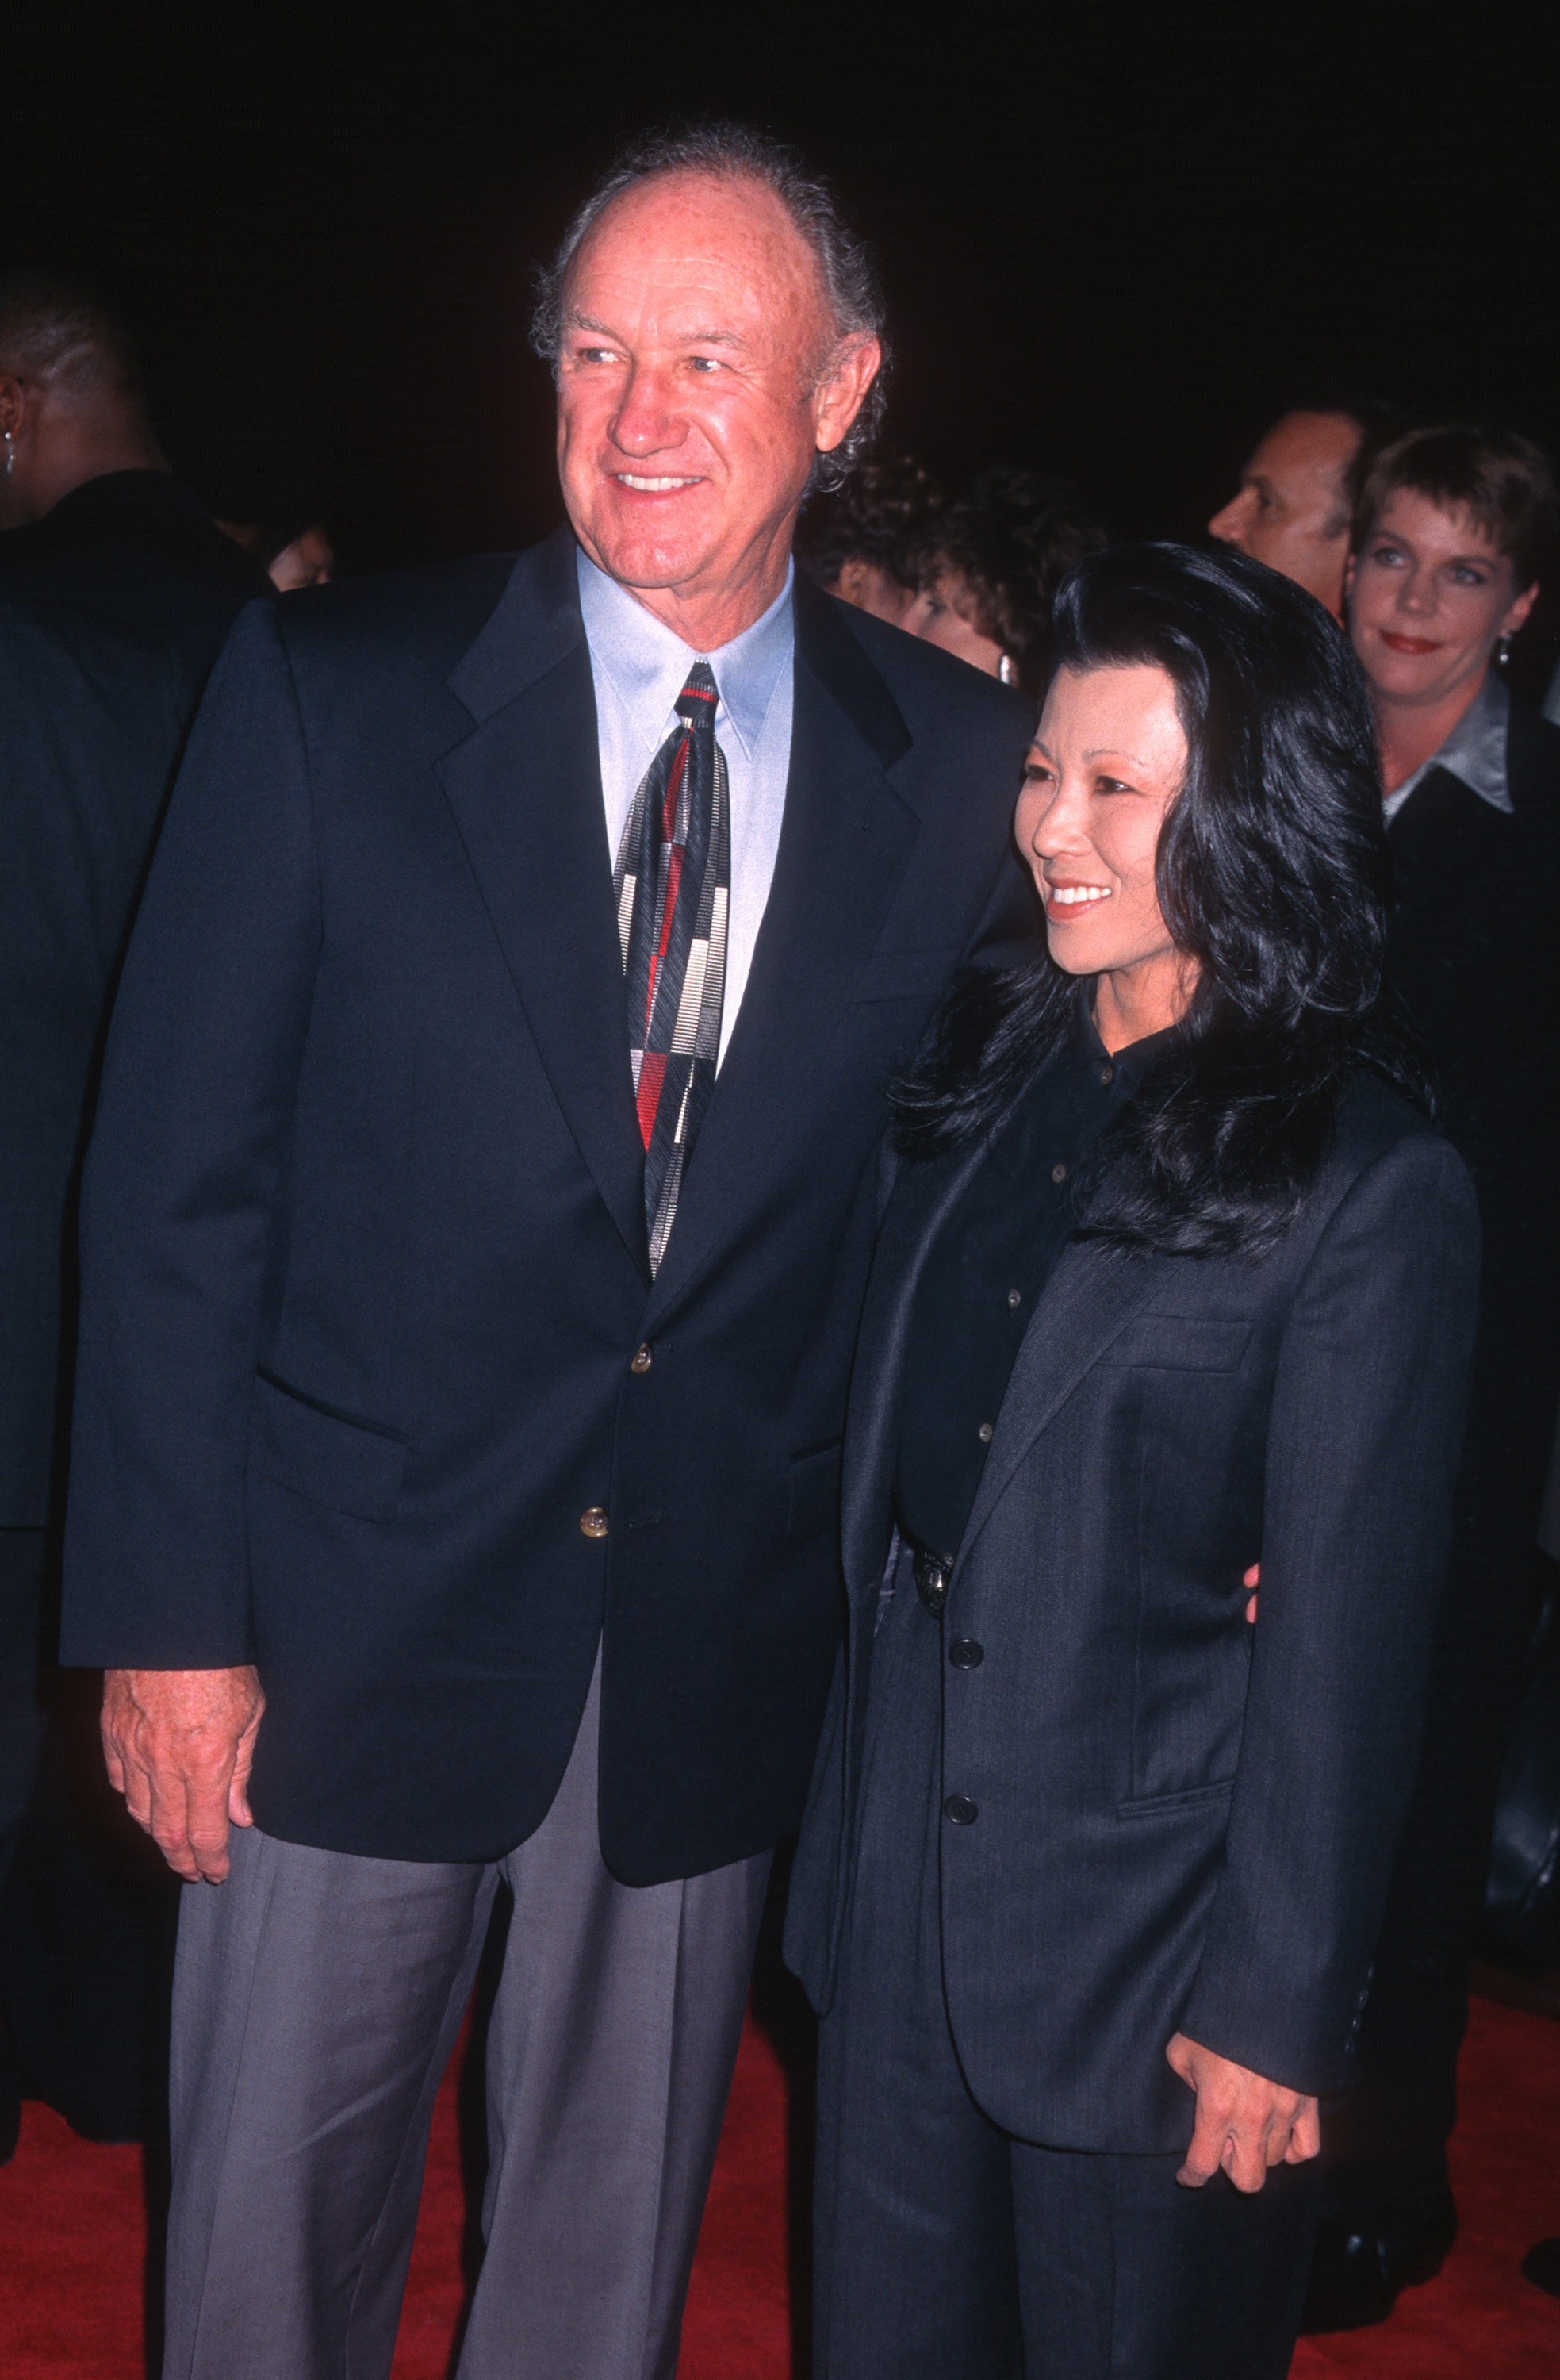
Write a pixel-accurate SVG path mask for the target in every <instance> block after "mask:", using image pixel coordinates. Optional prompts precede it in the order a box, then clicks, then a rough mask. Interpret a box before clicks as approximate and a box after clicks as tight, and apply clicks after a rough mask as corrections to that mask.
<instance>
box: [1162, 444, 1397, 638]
mask: <svg viewBox="0 0 1560 2380" xmlns="http://www.w3.org/2000/svg"><path fill="white" fill-rule="evenodd" d="M1396 426H1397V417H1396V416H1395V415H1394V413H1393V412H1392V409H1391V408H1390V407H1387V406H1385V405H1380V404H1377V403H1376V402H1374V401H1373V400H1372V399H1367V400H1364V401H1363V402H1360V403H1355V402H1352V401H1351V402H1348V403H1339V404H1332V403H1326V404H1319V405H1301V406H1296V407H1294V408H1293V409H1292V410H1291V411H1290V412H1288V413H1286V414H1283V415H1282V416H1281V417H1280V418H1279V419H1278V420H1276V422H1275V423H1274V425H1273V427H1272V429H1271V430H1269V431H1265V432H1264V435H1263V437H1262V438H1261V439H1259V440H1258V442H1257V444H1256V446H1255V447H1254V448H1253V449H1252V455H1251V459H1250V461H1249V462H1248V463H1247V465H1246V468H1245V469H1244V470H1243V471H1242V472H1241V474H1240V487H1239V489H1238V490H1237V491H1236V492H1235V494H1234V495H1233V496H1231V498H1230V500H1229V502H1228V503H1227V504H1226V505H1225V506H1224V508H1223V510H1222V511H1221V512H1216V513H1215V515H1214V517H1213V519H1212V520H1211V521H1210V522H1209V523H1208V534H1209V536H1210V537H1213V538H1216V539H1217V540H1218V541H1219V543H1220V544H1221V545H1235V546H1239V547H1240V551H1241V553H1249V554H1251V555H1252V557H1253V558H1254V559H1255V560H1256V561H1258V562H1265V563H1266V565H1267V566H1268V568H1269V569H1270V570H1277V571H1281V572H1282V573H1283V575H1284V577H1286V578H1292V579H1294V580H1295V582H1296V584H1297V585H1298V586H1300V587H1303V588H1305V589H1307V591H1308V592H1309V593H1310V594H1312V595H1314V596H1315V598H1316V600H1317V601H1318V602H1319V603H1324V604H1325V605H1326V607H1327V609H1328V611H1329V612H1331V613H1332V614H1333V617H1334V618H1335V619H1336V620H1341V619H1342V617H1343V577H1344V569H1345V566H1346V565H1347V563H1348V533H1349V529H1350V527H1351V525H1352V522H1353V517H1354V493H1355V490H1356V488H1357V487H1358V485H1359V483H1360V479H1361V478H1362V477H1363V468H1362V467H1363V464H1364V462H1365V460H1366V459H1367V456H1368V455H1369V454H1371V453H1373V452H1374V450H1375V449H1376V447H1378V446H1379V445H1380V444H1381V443H1383V441H1384V440H1385V438H1386V437H1388V436H1390V434H1391V432H1392V431H1393V429H1394V428H1395V427H1396Z"/></svg>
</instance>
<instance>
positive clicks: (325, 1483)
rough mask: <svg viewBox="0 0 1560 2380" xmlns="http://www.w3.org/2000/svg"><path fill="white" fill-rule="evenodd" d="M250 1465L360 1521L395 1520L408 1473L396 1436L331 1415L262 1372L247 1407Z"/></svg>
mask: <svg viewBox="0 0 1560 2380" xmlns="http://www.w3.org/2000/svg"><path fill="white" fill-rule="evenodd" d="M249 1468H250V1470H251V1471H258V1472H260V1474H261V1475H262V1476H264V1477H265V1478H267V1479H273V1480H274V1481H275V1482H276V1484H277V1486H278V1487H280V1488H291V1489H292V1492H293V1494H294V1495H295V1496H304V1497H307V1498H308V1500H309V1501H310V1502H311V1503H314V1504H325V1505H328V1506H329V1508H330V1509H331V1511H332V1512H346V1513H349V1514H350V1515H351V1516H352V1518H353V1519H354V1520H358V1521H393V1519H394V1518H395V1507H396V1503H397V1500H399V1497H400V1494H401V1480H402V1475H403V1474H404V1472H405V1468H406V1449H405V1445H404V1443H403V1442H402V1440H401V1439H398V1438H391V1437H390V1436H388V1434H387V1433H386V1432H385V1431H383V1430H379V1429H374V1428H372V1427H369V1425H367V1424H366V1423H363V1422H357V1421H348V1420H347V1419H346V1417H345V1415H342V1414H333V1413H327V1412H326V1411H325V1410H324V1408H323V1407H322V1406H320V1405H317V1404H311V1403H308V1400H307V1399H306V1398H304V1397H302V1396H300V1395H299V1394H298V1393H297V1392H296V1390H292V1389H288V1388H286V1387H284V1385H283V1383H282V1382H281V1381H280V1380H273V1379H272V1378H269V1377H268V1376H267V1375H266V1374H265V1373H263V1372H261V1373H257V1375H256V1377H255V1392H254V1401H253V1403H251V1405H250V1407H249Z"/></svg>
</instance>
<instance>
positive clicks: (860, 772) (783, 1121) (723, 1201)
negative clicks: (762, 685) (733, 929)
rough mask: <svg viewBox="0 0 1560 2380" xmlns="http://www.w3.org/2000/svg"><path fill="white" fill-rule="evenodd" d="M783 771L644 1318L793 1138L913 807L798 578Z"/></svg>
mask: <svg viewBox="0 0 1560 2380" xmlns="http://www.w3.org/2000/svg"><path fill="white" fill-rule="evenodd" d="M793 600H794V603H795V618H796V678H795V698H794V705H793V710H792V737H791V770H790V775H789V778H788V780H787V785H786V796H785V816H784V820H783V823H782V825H781V829H780V849H779V852H778V854H777V856H776V860H775V873H774V880H773V882H772V884H771V886H770V890H769V898H768V905H766V908H765V911H764V922H763V925H762V927H761V929H760V930H759V935H758V941H757V945H756V949H755V952H754V955H753V967H752V972H751V974H750V975H749V977H748V981H747V987H746V990H745V991H744V996H743V1003H742V1012H741V1014H740V1015H739V1017H738V1019H737V1024H736V1028H735V1030H734V1032H733V1033H732V1038H731V1042H730V1044H729V1046H728V1048H727V1051H726V1055H725V1058H724V1059H723V1061H722V1062H721V1066H720V1075H719V1076H718V1077H717V1080H716V1085H715V1091H714V1096H713V1097H712V1099H711V1100H710V1103H709V1108H708V1111H707V1113H706V1116H705V1120H704V1123H703V1124H702V1126H701V1127H700V1132H699V1139H698V1146H697V1147H696V1149H695V1152H694V1157H693V1160H692V1162H691V1164H690V1166H689V1169H688V1178H687V1181H686V1183H685V1184H684V1185H683V1195H682V1197H681V1199H680V1200H679V1202H678V1208H677V1220H676V1222H675V1224H674V1226H673V1228H672V1233H671V1240H670V1242H669V1244H668V1246H667V1251H666V1255H665V1257H664V1259H663V1260H662V1263H661V1267H660V1269H659V1273H658V1275H657V1277H656V1285H655V1290H654V1293H653V1295H652V1298H651V1306H650V1312H649V1314H648V1315H647V1318H646V1319H647V1327H648V1325H649V1323H650V1322H651V1321H653V1320H656V1319H659V1318H661V1317H662V1316H663V1315H664V1314H665V1312H666V1310H667V1308H668V1307H669V1305H671V1304H672V1303H673V1302H674V1301H675V1300H677V1299H678V1298H680V1297H682V1296H683V1295H685V1294H686V1293H687V1292H688V1290H689V1289H690V1287H691V1286H692V1285H693V1283H694V1282H695V1280H696V1279H697V1277H698V1276H699V1275H700V1274H701V1273H702V1272H703V1270H704V1269H705V1268H706V1266H707V1264H708V1263H709V1262H710V1260H711V1258H712V1257H714V1255H715V1254H716V1253H717V1251H718V1249H719V1247H720V1243H721V1241H722V1240H723V1239H724V1238H725V1237H726V1236H727V1235H728V1233H730V1232H731V1230H732V1226H733V1224H734V1222H735V1221H736V1220H737V1219H738V1218H739V1217H740V1216H741V1214H742V1211H743V1208H744V1205H747V1204H749V1203H751V1201H752V1200H753V1199H754V1198H755V1197H756V1196H759V1195H761V1193H762V1192H763V1190H764V1188H765V1187H766V1185H767V1184H768V1183H769V1182H770V1181H772V1178H773V1173H774V1163H773V1159H774V1151H775V1147H776V1143H777V1142H778V1141H779V1140H780V1137H781V1136H782V1135H792V1136H793V1137H794V1136H797V1135H796V1120H797V1118H798V1116H799V1115H802V1114H804V1112H805V1111H806V1109H807V1107H808V1105H809V1104H810V1101H811V1099H812V1096H813V1087H814V1084H815V1081H816V1077H817V1075H818V1074H819V1073H820V1071H821V1070H822V1069H823V1068H824V1067H825V1066H826V1065H827V1063H828V1046H829V1043H830V1041H831V1040H832V1038H833V1037H834V1034H835V1032H836V1031H837V1029H838V1027H839V1024H840V1017H841V1014H843V1011H844V1009H845V1005H846V1003H847V1002H849V1000H850V998H851V994H852V991H853V987H854V984H855V981H856V978H857V977H858V975H859V974H860V972H861V970H862V968H863V966H864V965H865V962H866V960H867V957H868V955H869V954H870V953H871V950H872V946H873V943H874V941H876V939H877V932H878V929H879V928H880V927H881V925H882V923H883V920H884V918H885V917H887V915H888V912H889V905H890V904H891V903H892V901H893V898H894V895H895V892H897V890H898V888H899V883H900V879H901V875H902V874H903V871H904V868H905V864H906V861H907V860H908V858H909V856H910V853H911V850H912V847H913V844H914V841H915V838H916V835H917V834H918V832H920V820H919V819H918V818H917V816H916V814H915V812H914V811H913V809H912V808H911V807H909V805H908V804H907V803H906V802H905V801H904V800H903V799H902V798H901V795H899V794H898V793H896V791H895V790H894V788H893V786H892V785H891V784H890V783H889V777H888V773H887V772H888V771H889V769H890V768H891V767H892V766H893V764H894V762H895V761H896V760H898V759H901V758H902V757H903V755H904V754H905V753H906V752H907V751H908V750H909V748H910V734H909V730H908V729H907V728H906V726H905V723H904V721H903V719H902V718H901V714H900V711H899V708H898V706H897V704H896V703H895V702H894V700H893V698H892V696H891V695H890V694H889V690H888V688H887V687H886V686H885V685H884V684H883V681H882V679H881V678H880V677H879V676H878V674H877V671H876V670H875V669H874V668H873V667H872V664H871V662H869V661H868V660H867V658H866V656H865V653H864V652H863V650H862V649H861V647H860V646H859V645H858V644H857V643H856V640H855V638H854V637H853V636H852V635H851V633H850V630H849V629H848V628H847V627H846V626H845V625H843V624H842V623H841V622H840V620H839V619H838V617H837V616H836V613H835V607H834V605H833V604H832V603H831V602H830V601H829V600H828V598H827V597H826V596H823V595H820V594H819V593H818V592H817V591H816V589H814V588H813V587H812V586H811V585H810V584H809V583H808V582H807V581H805V580H804V579H803V578H802V577H797V579H796V582H795V595H794V599H793Z"/></svg>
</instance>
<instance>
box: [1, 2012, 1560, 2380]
mask: <svg viewBox="0 0 1560 2380" xmlns="http://www.w3.org/2000/svg"><path fill="white" fill-rule="evenodd" d="M1463 2100H1464V2113H1463V2121H1462V2124H1461V2127H1460V2128H1459V2131H1458V2133H1457V2140H1456V2142H1455V2143H1454V2144H1453V2146H1454V2168H1453V2178H1454V2180H1455V2182H1456V2185H1457V2201H1458V2204H1459V2205H1460V2207H1461V2209H1462V2216H1463V2230H1462V2237H1461V2239H1460V2240H1458V2242H1457V2247H1456V2249H1455V2250H1454V2252H1453V2253H1452V2256H1451V2258H1450V2260H1449V2262H1448V2264H1447V2265H1446V2268H1445V2272H1443V2273H1442V2275H1441V2277H1439V2279H1437V2280H1434V2281H1432V2282H1431V2283H1430V2285H1429V2286H1428V2287H1427V2288H1425V2289H1413V2290H1410V2291H1409V2294H1408V2295H1407V2296H1406V2297H1405V2298H1404V2299H1403V2300H1402V2301H1401V2302H1400V2303H1399V2306H1398V2309H1397V2313H1396V2315H1395V2316H1394V2318H1393V2320H1392V2321H1391V2323H1390V2324H1388V2325H1385V2327H1384V2328H1381V2329H1376V2330H1367V2331H1359V2332H1355V2333H1352V2334H1344V2335H1340V2336H1336V2337H1334V2338H1323V2339H1311V2340H1306V2341H1304V2342H1302V2344H1301V2347H1300V2352H1299V2354H1298V2355H1297V2357H1296V2359H1295V2364H1294V2375H1295V2380H1326V2375H1330V2374H1336V2373H1368V2374H1372V2375H1373V2380H1469V2375H1470V2374H1477V2375H1478V2380H1542V2375H1543V2374H1547V2373H1551V2372H1556V2371H1560V2301H1555V2300H1554V2299H1553V2298H1548V2297H1545V2296H1543V2295H1542V2292H1541V2291H1539V2290H1538V2289H1532V2288H1530V2286H1529V2284H1528V2283H1527V2282H1525V2281H1524V2280H1523V2279H1522V2277H1521V2276H1520V2274H1519V2273H1518V2263H1519V2262H1520V2259H1521V2257H1522V2255H1523V2254H1524V2253H1525V2252H1526V2251H1527V2249H1528V2248H1529V2247H1530V2245H1531V2244H1532V2242H1533V2241H1534V2240H1537V2239H1539V2238H1541V2237H1542V2236H1544V2235H1545V2234H1547V2233H1556V2232H1560V2155H1557V2143H1560V2025H1556V2024H1554V2023H1552V2022H1549V2021H1548V2020H1546V2019H1544V2018H1542V2017H1537V2016H1528V2015H1524V2014H1522V2013H1520V2012H1518V2010H1512V2009H1506V2008H1496V2007H1494V2006H1493V2005H1492V2004H1491V2003H1489V2002H1487V2001H1482V2000H1476V2001H1475V2002H1474V2005H1473V2019H1472V2023H1471V2026H1470V2028H1469V2039H1468V2046H1467V2049H1466V2051H1465V2052H1464V2058H1463ZM785 2167H786V2090H785V2081H784V2077H783V2074H782V2072H781V2070H780V2062H779V2060H778V2058H776V2056H775V2053H774V2051H773V2050H772V2048H771V2047H770V2046H769V2044H768V2041H767V2040H766V2038H765V2037H764V2035H763V2034H761V2033H760V2032H758V2030H757V2029H756V2027H755V2026H752V2025H750V2026H749V2028H748V2032H747V2034H746V2037H745V2039H744V2044H743V2051H742V2058H741V2062H740V2064H739V2066H738V2069H737V2082H736V2089H735V2092H734V2094H733V2095H732V2109H731V2114H730V2116H729V2118H728V2119H727V2124H726V2131H725V2136H724V2139H723V2141H722V2143H721V2149H720V2166H719V2168H718V2170H717V2173H716V2177H715V2187H714V2190H713V2192H711V2195H710V2202H709V2211H708V2213H707V2216H706V2218H705V2226H704V2233H703V2237H702V2240H701V2242H700V2247H699V2260H698V2265H697V2268H696V2270H695V2275H694V2286H693V2293H692V2297H691V2299H690V2301H689V2306H688V2320H687V2325H686V2330H685V2332H684V2344H683V2362H682V2366H681V2374H680V2380H790V2375H791V2373H792V2362H791V2335H790V2316H789V2305H788V2290H787V2282H786V2228H787V2216H786V2176H785ZM463 2217H464V2205H463V2195H462V2190H461V2180H460V2160H459V2154H458V2146H457V2136H456V2111H455V2095H454V2083H453V2076H452V2079H451V2081H450V2082H448V2083H446V2084H445V2088H444V2091H443V2094H442V2096H441V2100H440V2105H439V2113H438V2116H437V2118H436V2119H435V2123H434V2131H433V2142H432V2148H431V2152H430V2155H429V2177H428V2186H427V2189H426V2191H425V2192H424V2198H423V2216H422V2224H421V2228H420V2229H419V2231H418V2234H417V2253H416V2256H415V2258H414V2261H413V2265H412V2274H411V2280H410V2283H409V2286H408V2289H407V2293H406V2311H405V2317H404V2319H403V2322H402V2325H401V2341H400V2346H399V2348H398V2350H397V2352H396V2358H395V2380H444V2374H445V2371H446V2368H447V2358H448V2354H449V2349H450V2342H451V2339H452V2338H453V2332H454V2326H455V2322H456V2319H457V2316H458V2313H459V2310H460V2298H461V2284H460V2265H459V2255H460V2238H461V2228H462V2223H463ZM143 2238H144V2216H143V2210H142V2202H141V2182H140V2155H139V2151H138V2150H136V2149H119V2148H94V2147H91V2146H90V2145H88V2143H85V2142H82V2141H79V2140H77V2139H76V2138H75V2136H74V2135H73V2134H72V2133H71V2132H70V2131H68V2129H67V2126H66V2125H65V2124H64V2123H63V2122H62V2121H61V2120H60V2119H59V2118H58V2117H56V2116H54V2114H52V2113H51V2112H50V2110H49V2109H47V2108H46V2107H38V2106H35V2105H30V2106H29V2107H28V2108H27V2110H26V2117H25V2122H24V2126H23V2131H22V2141H21V2146H20V2148H19V2149H18V2152H17V2155H16V2157H15V2159H14V2160H13V2161H12V2163H11V2164H10V2165H9V2166H6V2167H5V2168H0V2380H62V2376H63V2375H69V2380H143V2366H142V2360H141V2350H140V2339H141V2253H142V2242H143Z"/></svg>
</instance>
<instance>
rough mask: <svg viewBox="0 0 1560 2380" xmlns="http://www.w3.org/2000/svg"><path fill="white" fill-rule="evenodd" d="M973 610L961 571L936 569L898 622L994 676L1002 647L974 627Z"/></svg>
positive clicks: (928, 642)
mask: <svg viewBox="0 0 1560 2380" xmlns="http://www.w3.org/2000/svg"><path fill="white" fill-rule="evenodd" d="M974 611H975V600H974V594H973V589H971V587H970V584H969V581H968V580H967V579H966V578H965V577H964V574H963V572H962V571H961V570H939V571H938V572H937V574H936V576H935V577H932V578H929V579H928V580H927V582H926V584H925V587H923V588H922V589H921V592H920V593H919V595H917V596H916V597H915V600H914V601H913V603H912V604H911V606H910V609H909V610H908V611H907V612H906V613H905V614H904V616H903V617H902V619H901V621H900V626H901V628H903V629H904V630H905V632H906V634H907V635H909V636H912V637H923V638H924V639H925V642H926V643H927V644H928V645H940V646H941V647H942V650H943V651H944V652H945V653H957V654H958V656H959V659H960V660H961V662H971V663H972V664H973V666H974V668H976V669H978V670H984V671H985V672H986V676H987V677H998V676H999V675H1000V674H1001V670H1002V648H1001V646H1000V645H999V644H998V641H997V639H996V637H988V636H986V633H985V631H984V630H983V629H981V628H979V627H977V625H975V620H974V616H973V614H974Z"/></svg>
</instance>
